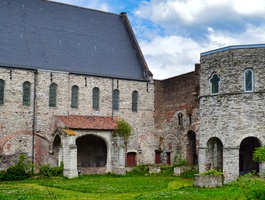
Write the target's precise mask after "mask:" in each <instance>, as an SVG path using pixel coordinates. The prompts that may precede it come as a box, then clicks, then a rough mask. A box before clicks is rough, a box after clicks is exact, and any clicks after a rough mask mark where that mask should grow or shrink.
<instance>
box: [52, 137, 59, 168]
mask: <svg viewBox="0 0 265 200" xmlns="http://www.w3.org/2000/svg"><path fill="white" fill-rule="evenodd" d="M60 147H61V137H60V136H59V134H56V136H55V137H54V139H53V143H52V148H51V150H50V154H51V156H50V158H51V159H50V164H51V166H59V165H60V162H61V161H62V160H61V158H60V155H59V154H60V153H59V152H60Z"/></svg>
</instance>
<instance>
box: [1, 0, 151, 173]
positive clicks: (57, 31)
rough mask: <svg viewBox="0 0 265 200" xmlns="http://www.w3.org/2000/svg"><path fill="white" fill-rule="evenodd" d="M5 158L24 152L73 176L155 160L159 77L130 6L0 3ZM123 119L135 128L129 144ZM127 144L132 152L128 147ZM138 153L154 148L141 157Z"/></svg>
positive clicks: (38, 0) (4, 162)
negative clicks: (152, 139) (117, 131)
mask: <svg viewBox="0 0 265 200" xmlns="http://www.w3.org/2000/svg"><path fill="white" fill-rule="evenodd" d="M0 4H1V6H0V30H1V38H0V44H1V48H2V49H1V51H0V131H1V132H0V133H1V134H0V154H1V158H0V166H1V170H2V169H6V168H7V167H8V166H9V165H11V164H12V163H13V161H14V159H15V158H16V157H17V155H18V154H19V153H25V154H27V156H29V157H31V158H32V160H33V162H35V163H37V164H44V163H50V164H51V165H58V164H59V163H60V162H61V161H63V162H64V166H65V170H64V172H65V175H67V176H68V177H75V176H77V175H78V170H80V171H81V172H82V173H106V172H113V173H125V163H126V156H127V155H129V156H131V155H133V158H134V161H135V162H134V163H133V164H137V163H153V162H154V157H151V156H150V155H152V153H153V152H154V151H155V148H153V150H152V144H150V143H146V142H145V141H142V140H141V139H140V138H141V137H142V136H143V135H148V134H149V133H150V132H153V130H154V129H153V127H154V120H153V111H154V84H153V80H152V73H151V72H150V71H149V69H148V66H147V65H146V62H145V60H144V58H143V55H142V53H141V50H140V48H139V45H138V43H137V40H136V38H135V36H134V33H133V31H132V28H131V26H130V23H129V21H128V18H127V16H126V14H125V13H121V14H120V15H116V14H112V13H106V12H101V11H96V10H90V9H84V8H79V7H74V6H68V5H64V4H59V3H53V2H48V1H43V0H21V1H13V0H1V1H0ZM116 119H125V120H126V121H127V122H128V123H130V124H131V125H132V127H133V133H132V136H131V138H129V141H128V144H127V147H125V145H124V141H123V139H122V138H119V137H114V136H113V134H112V132H113V129H114V128H115V125H116V122H115V120H116ZM126 150H127V152H126ZM139 152H140V153H142V154H145V155H146V156H142V157H141V156H140V154H139Z"/></svg>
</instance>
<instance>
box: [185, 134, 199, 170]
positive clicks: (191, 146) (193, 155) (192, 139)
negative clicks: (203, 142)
mask: <svg viewBox="0 0 265 200" xmlns="http://www.w3.org/2000/svg"><path fill="white" fill-rule="evenodd" d="M196 149H197V148H196V134H195V133H194V132H193V131H189V132H188V133H187V162H188V163H189V164H191V165H197V164H198V159H197V150H196Z"/></svg>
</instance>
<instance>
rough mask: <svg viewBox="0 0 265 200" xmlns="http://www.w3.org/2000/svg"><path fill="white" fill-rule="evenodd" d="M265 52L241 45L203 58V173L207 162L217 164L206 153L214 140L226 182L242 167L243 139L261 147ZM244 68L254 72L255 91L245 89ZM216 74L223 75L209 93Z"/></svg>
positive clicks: (264, 140) (201, 145)
mask: <svg viewBox="0 0 265 200" xmlns="http://www.w3.org/2000/svg"><path fill="white" fill-rule="evenodd" d="M264 53H265V49H264V48H242V49H234V50H231V49H230V50H225V51H221V52H216V53H212V54H208V55H204V56H202V57H201V72H200V92H201V93H200V129H199V135H200V152H199V154H200V157H199V168H200V172H203V171H204V170H205V164H206V163H208V162H212V165H211V166H212V167H213V166H214V157H213V159H210V157H209V156H210V155H208V154H207V152H208V149H209V148H211V147H210V145H212V144H211V141H213V140H215V141H220V142H221V145H222V150H221V151H220V152H219V153H221V155H222V158H221V159H222V162H223V164H222V165H223V166H222V168H223V172H224V177H225V183H227V182H230V181H231V180H234V179H235V178H237V176H238V175H239V169H240V168H242V166H241V165H240V163H242V162H243V160H244V156H245V154H243V151H242V150H240V149H241V148H242V145H241V142H242V141H243V140H244V139H248V138H254V140H256V141H257V142H258V144H259V146H262V145H264V142H265V136H264V133H263V132H264V129H265V118H264V113H265V107H264V104H265V99H264V97H265V89H264V85H265V68H264V64H265V59H264ZM245 69H252V70H253V72H254V91H253V92H244V70H245ZM213 73H217V74H218V75H219V76H220V78H221V82H220V91H219V94H215V95H211V93H210V81H209V80H210V78H211V76H212V74H213ZM216 144H217V143H216ZM240 160H241V161H240ZM242 165H243V163H242Z"/></svg>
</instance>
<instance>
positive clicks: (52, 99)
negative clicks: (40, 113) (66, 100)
mask: <svg viewBox="0 0 265 200" xmlns="http://www.w3.org/2000/svg"><path fill="white" fill-rule="evenodd" d="M56 99H57V85H56V84H55V83H52V84H50V92H49V106H50V107H56Z"/></svg>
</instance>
